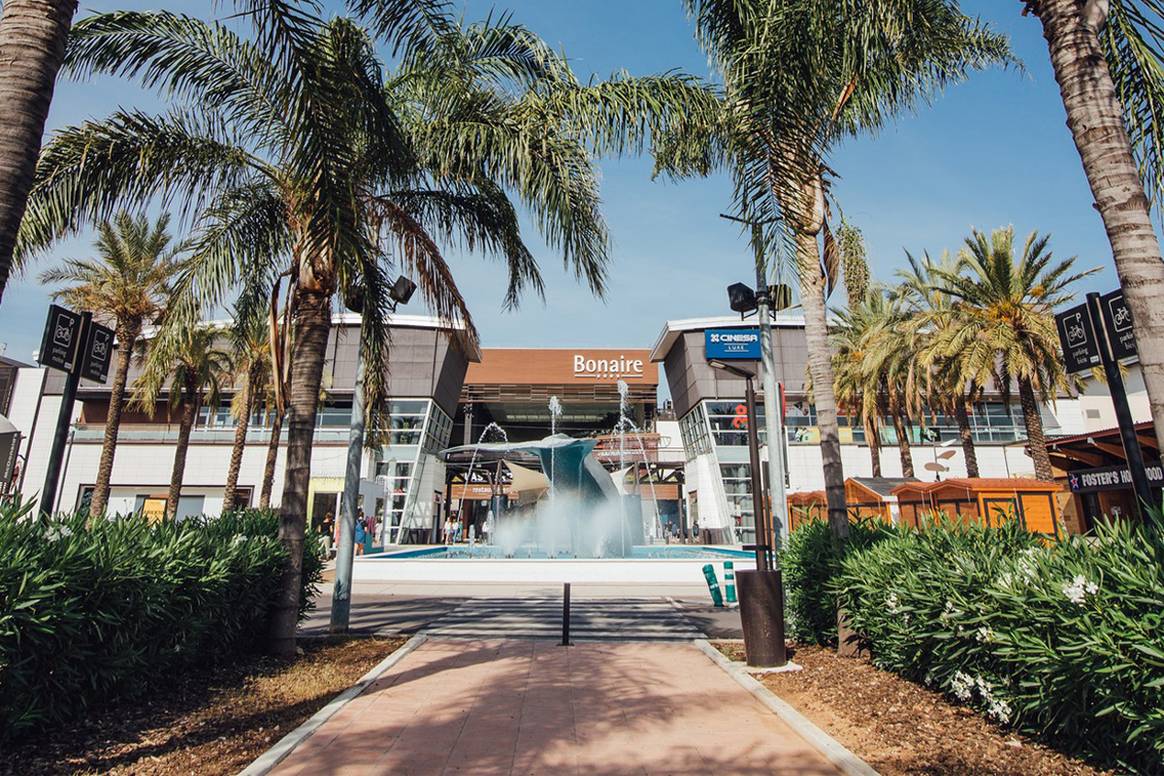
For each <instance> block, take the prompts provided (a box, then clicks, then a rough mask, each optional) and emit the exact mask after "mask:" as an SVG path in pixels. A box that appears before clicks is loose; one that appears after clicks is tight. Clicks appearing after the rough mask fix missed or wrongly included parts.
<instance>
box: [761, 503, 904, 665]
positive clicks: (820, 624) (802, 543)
mask: <svg viewBox="0 0 1164 776" xmlns="http://www.w3.org/2000/svg"><path fill="white" fill-rule="evenodd" d="M895 532H896V529H894V528H893V527H891V526H887V525H886V524H884V523H881V522H872V521H860V522H855V523H850V525H849V540H848V541H847V542H846V543H845V544H844V545H839V544H837V543H836V542H835V541H834V540H833V537H832V532H831V531H830V530H829V526H828V523H827V522H825V521H823V520H812V521H809V522H807V523H805V524H803V525H801V526H800V527H799V528H797V529H796V530H795V531H793V532H792V534H791V535H790V536H789V537H788V542H787V544H786V545H785V547H784V550H783V552H782V553H781V555H780V569H781V572H782V574H783V579H784V612H785V628H786V631H787V633H788V635H789V636H791V637H792V638H794V639H796V640H797V641H799V642H800V643H802V644H821V645H825V646H828V645H833V644H836V643H837V596H836V593H835V592H834V591H833V590H832V589H831V588H830V587H829V585H830V583H831V582H832V579H833V578H834V577H835V576H836V575H837V574H838V573H840V570H841V561H842V560H843V559H844V557H845V555H846V554H848V553H851V552H854V551H856V550H859V549H863V548H865V547H868V546H870V545H872V544H874V543H875V542H878V541H880V540H881V539H884V538H887V537H889V536H892V535H893V534H894V533H895Z"/></svg>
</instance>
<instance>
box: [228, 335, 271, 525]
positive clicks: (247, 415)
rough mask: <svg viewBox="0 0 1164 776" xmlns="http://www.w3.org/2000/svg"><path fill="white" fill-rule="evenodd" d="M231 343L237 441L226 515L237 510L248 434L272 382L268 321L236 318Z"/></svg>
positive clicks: (230, 476) (231, 449) (230, 473)
mask: <svg viewBox="0 0 1164 776" xmlns="http://www.w3.org/2000/svg"><path fill="white" fill-rule="evenodd" d="M230 341H231V362H232V364H233V366H234V379H233V380H232V381H231V387H232V388H233V389H234V395H233V397H232V398H231V403H230V412H231V415H232V416H233V417H234V441H233V444H232V445H231V448H230V464H229V467H228V468H227V471H226V487H225V488H224V489H223V501H222V511H223V512H229V511H230V510H232V509H234V508H235V507H236V506H237V503H238V473H239V470H240V469H241V468H242V457H243V452H244V450H245V449H246V444H247V430H248V429H249V428H250V420H251V416H252V415H254V413H255V411H256V410H257V409H258V408H259V407H260V405H261V404H262V401H263V399H264V398H265V397H266V394H267V389H268V386H269V384H270V379H271V342H270V331H269V330H268V328H267V321H266V320H264V319H263V318H260V317H258V316H249V317H244V316H235V322H234V326H233V327H232V328H231V330H230ZM275 439H276V440H277V439H278V437H277V436H276V437H275ZM276 443H277V442H276Z"/></svg>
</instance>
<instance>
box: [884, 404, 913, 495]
mask: <svg viewBox="0 0 1164 776" xmlns="http://www.w3.org/2000/svg"><path fill="white" fill-rule="evenodd" d="M889 414H890V415H892V416H893V430H894V432H896V433H897V452H898V455H900V456H901V476H902V477H912V476H913V451H912V450H911V449H910V444H909V423H908V422H907V420H908V418H906V417H905V413H904V412H902V411H901V404H900V402H899V401H898V400H897V399H896V398H890V400H889Z"/></svg>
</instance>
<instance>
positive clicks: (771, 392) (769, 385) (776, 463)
mask: <svg viewBox="0 0 1164 776" xmlns="http://www.w3.org/2000/svg"><path fill="white" fill-rule="evenodd" d="M720 218H724V219H726V220H728V221H735V222H737V223H741V224H747V225H748V226H750V227H751V243H752V255H753V258H754V259H755V263H756V290H755V292H754V297H755V309H756V315H757V317H758V318H759V322H760V364H761V367H762V369H761V378H762V380H763V385H764V428H765V432H766V433H767V435H768V491H769V493H770V494H771V496H770V501H769V504H770V511H769V512H768V517H769V521H768V528H769V529H770V530H771V541H772V544H773V550H774V551H777V552H778V551H779V550H780V546H781V545H782V544H783V543H784V539H785V538H787V536H788V500H787V495H786V494H785V491H784V473H785V471H786V470H787V468H788V467H787V464H786V462H785V452H786V451H785V449H784V406H783V402H781V397H780V392H779V390H778V389H777V387H776V358H775V355H774V354H773V353H772V319H771V317H770V315H771V313H772V312H774V311H775V310H774V308H777V307H779V308H780V309H783V308H784V307H787V306H788V304H789V302H788V301H786V300H788V299H790V298H791V291H789V292H788V294H787V295H785V294H782V293H778V294H777V295H776V296H777V297H783V299H781V298H773V294H772V293H771V290H770V288H769V286H768V261H767V259H766V258H765V255H764V234H763V222H762V221H748V220H746V219H743V218H737V217H736V216H729V215H726V214H723V213H721V214H720ZM781 288H783V289H785V290H787V287H785V286H772V287H771V289H781ZM766 540H767V539H766Z"/></svg>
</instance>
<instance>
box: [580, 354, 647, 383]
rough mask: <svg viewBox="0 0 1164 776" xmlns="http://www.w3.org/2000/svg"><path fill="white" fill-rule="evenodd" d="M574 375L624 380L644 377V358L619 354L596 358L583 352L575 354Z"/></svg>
mask: <svg viewBox="0 0 1164 776" xmlns="http://www.w3.org/2000/svg"><path fill="white" fill-rule="evenodd" d="M574 377H576V378H578V379H586V378H593V379H595V380H610V379H612V378H616V377H617V378H621V379H623V380H641V379H643V360H642V359H641V358H628V357H627V356H625V355H622V354H620V355H618V356H615V357H613V358H594V357H592V356H587V355H584V354H582V353H575V354H574Z"/></svg>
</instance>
